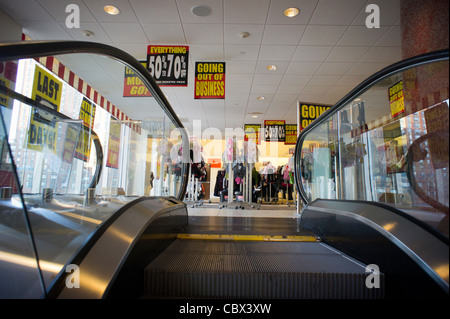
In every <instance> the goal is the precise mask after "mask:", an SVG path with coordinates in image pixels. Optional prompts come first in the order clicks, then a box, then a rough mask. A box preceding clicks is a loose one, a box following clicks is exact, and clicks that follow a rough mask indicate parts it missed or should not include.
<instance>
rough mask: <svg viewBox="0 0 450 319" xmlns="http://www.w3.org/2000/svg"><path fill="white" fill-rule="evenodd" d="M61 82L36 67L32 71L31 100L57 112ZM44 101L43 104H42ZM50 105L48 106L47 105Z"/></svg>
mask: <svg viewBox="0 0 450 319" xmlns="http://www.w3.org/2000/svg"><path fill="white" fill-rule="evenodd" d="M61 92H62V82H61V81H59V80H58V79H57V78H56V77H54V76H53V75H52V74H51V73H49V72H47V71H45V70H44V69H42V68H41V67H39V66H37V65H36V69H35V71H34V82H33V96H32V99H33V100H36V101H38V102H41V103H42V104H44V105H46V106H49V107H52V108H53V109H54V110H55V111H59V105H60V103H61ZM42 100H44V101H45V102H43V101H42ZM49 103H50V105H48V104H49Z"/></svg>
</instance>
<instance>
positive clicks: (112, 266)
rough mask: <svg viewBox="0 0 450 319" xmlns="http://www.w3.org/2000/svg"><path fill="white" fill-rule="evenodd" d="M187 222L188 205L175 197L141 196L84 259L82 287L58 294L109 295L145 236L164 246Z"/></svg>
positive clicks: (79, 296) (155, 245)
mask: <svg viewBox="0 0 450 319" xmlns="http://www.w3.org/2000/svg"><path fill="white" fill-rule="evenodd" d="M186 223H187V210H186V205H185V204H184V203H183V202H181V201H178V200H176V199H175V198H173V197H172V198H164V197H148V198H141V199H140V200H138V201H136V202H135V203H134V205H130V206H129V207H128V208H127V209H126V210H125V211H124V212H122V213H121V214H120V216H119V217H118V218H117V219H116V220H114V222H113V223H112V224H111V225H109V227H108V228H107V229H106V230H104V232H103V233H102V234H101V236H99V238H97V239H96V241H95V243H93V244H92V245H91V248H90V249H89V251H88V252H87V253H86V255H85V256H84V258H82V260H81V261H80V263H79V264H77V265H76V266H78V269H79V282H80V287H79V288H76V289H74V288H68V287H67V285H66V286H64V287H62V289H61V291H60V293H59V294H58V298H61V299H72V298H76V299H79V298H82V299H91V298H92V299H97V298H105V297H107V296H108V294H109V292H110V291H111V290H113V291H114V289H112V288H113V286H114V283H115V282H116V279H118V278H121V276H120V272H121V270H122V269H123V267H124V265H126V264H127V263H128V260H129V257H130V256H133V254H132V252H133V251H134V250H135V249H138V250H140V249H141V248H140V247H142V246H141V244H140V239H141V238H142V237H143V236H144V237H145V236H146V237H147V238H148V240H149V241H150V242H151V243H152V245H150V246H149V247H152V249H156V248H157V247H159V246H161V247H160V249H164V246H165V245H164V243H166V242H167V241H171V240H174V239H175V238H176V234H177V232H179V231H180V230H181V229H182V228H183V227H185V225H186Z"/></svg>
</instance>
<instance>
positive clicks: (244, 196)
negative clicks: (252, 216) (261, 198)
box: [219, 163, 261, 210]
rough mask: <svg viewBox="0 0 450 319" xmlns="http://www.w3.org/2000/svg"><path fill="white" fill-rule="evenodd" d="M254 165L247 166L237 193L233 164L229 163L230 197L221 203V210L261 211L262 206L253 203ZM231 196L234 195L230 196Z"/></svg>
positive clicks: (228, 190)
mask: <svg viewBox="0 0 450 319" xmlns="http://www.w3.org/2000/svg"><path fill="white" fill-rule="evenodd" d="M253 165H254V164H249V163H247V164H245V176H244V177H243V182H242V183H241V184H240V190H239V191H236V190H235V189H234V180H235V176H234V171H233V163H228V164H227V166H228V188H227V192H228V196H227V198H226V199H227V200H226V201H223V202H220V204H219V208H220V209H222V208H224V207H227V208H234V209H238V208H240V209H258V210H259V209H261V205H260V204H258V203H253V202H252V197H251V194H252V191H253V188H252V182H251V171H252V169H253ZM230 194H232V195H231V196H230Z"/></svg>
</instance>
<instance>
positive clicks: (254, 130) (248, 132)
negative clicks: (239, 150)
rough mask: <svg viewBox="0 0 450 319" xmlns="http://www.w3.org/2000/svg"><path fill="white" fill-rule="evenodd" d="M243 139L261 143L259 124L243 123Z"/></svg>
mask: <svg viewBox="0 0 450 319" xmlns="http://www.w3.org/2000/svg"><path fill="white" fill-rule="evenodd" d="M244 133H245V135H244V141H249V140H250V141H253V142H255V143H256V144H258V145H259V144H261V124H244Z"/></svg>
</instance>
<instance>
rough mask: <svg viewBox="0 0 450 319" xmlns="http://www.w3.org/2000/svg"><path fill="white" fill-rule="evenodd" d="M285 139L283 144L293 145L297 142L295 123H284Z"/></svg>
mask: <svg viewBox="0 0 450 319" xmlns="http://www.w3.org/2000/svg"><path fill="white" fill-rule="evenodd" d="M285 130H286V139H285V141H284V145H295V144H296V143H297V124H286V125H285Z"/></svg>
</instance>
